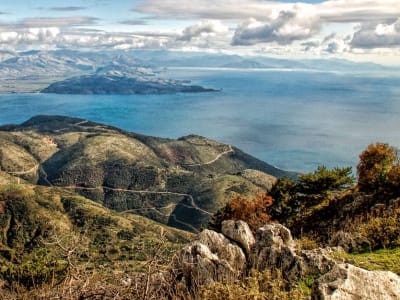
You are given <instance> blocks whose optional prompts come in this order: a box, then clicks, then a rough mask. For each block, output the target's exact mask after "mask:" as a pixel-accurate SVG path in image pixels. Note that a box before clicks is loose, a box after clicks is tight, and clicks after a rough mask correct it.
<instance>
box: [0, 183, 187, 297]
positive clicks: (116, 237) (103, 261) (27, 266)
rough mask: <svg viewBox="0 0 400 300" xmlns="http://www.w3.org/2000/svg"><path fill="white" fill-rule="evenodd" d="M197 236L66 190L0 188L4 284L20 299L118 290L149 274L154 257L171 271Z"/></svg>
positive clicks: (1, 274)
mask: <svg viewBox="0 0 400 300" xmlns="http://www.w3.org/2000/svg"><path fill="white" fill-rule="evenodd" d="M160 232H162V236H161V237H160ZM190 237H191V235H190V234H189V233H185V232H181V231H178V230H174V229H170V228H167V227H163V226H161V225H159V224H156V223H154V222H153V221H150V220H148V219H145V218H142V217H139V216H135V215H128V214H124V215H121V214H117V213H114V212H111V211H109V210H107V209H105V208H103V207H102V206H101V205H99V204H96V203H94V202H92V201H90V200H87V199H85V198H83V197H80V196H77V195H75V194H74V193H71V192H69V191H65V190H62V189H58V188H46V187H39V186H33V185H6V186H2V187H1V188H0V265H1V268H0V283H1V286H6V287H8V290H11V291H14V292H16V293H17V294H19V295H23V294H26V295H29V294H30V293H31V292H30V291H31V290H32V289H33V290H35V291H36V292H37V291H38V289H43V290H46V289H48V292H49V293H53V292H54V293H56V292H57V293H60V294H59V295H63V294H62V293H66V290H67V287H68V286H70V288H71V291H70V292H71V293H72V294H74V293H75V292H77V293H78V290H79V289H80V290H79V292H85V291H84V289H83V290H82V287H83V286H86V285H90V284H91V285H92V287H93V288H94V287H96V286H97V287H98V288H99V286H98V284H102V285H103V286H109V287H110V289H111V286H112V285H114V284H115V286H114V288H113V289H114V290H117V288H116V287H117V286H118V285H120V284H121V280H124V279H126V278H127V277H128V278H130V277H132V278H135V276H136V275H135V274H136V273H137V274H143V272H144V273H146V272H147V271H148V267H147V263H148V261H149V260H150V259H152V258H153V257H154V256H157V264H159V265H160V266H161V265H162V266H166V265H167V263H168V262H169V261H170V259H171V256H172V255H173V253H174V252H175V251H176V250H177V249H179V248H181V247H182V245H183V244H184V243H185V242H187V241H188V240H189V239H190ZM160 239H161V240H162V241H163V243H162V247H159V246H158V245H159V243H160ZM153 265H154V263H153ZM154 269H156V270H157V271H160V270H162V268H161V267H154ZM138 272H139V273H138ZM94 278H97V279H94ZM99 278H101V280H100V279H99ZM117 279H118V280H120V281H119V282H117V281H118V280H117ZM92 280H93V282H91V281H92ZM96 280H98V281H97V282H96ZM141 280H142V279H141ZM89 282H90V284H89ZM1 286H0V298H3V294H1V293H2V290H1ZM113 289H111V290H113ZM74 291H75V292H74ZM87 292H89V291H87ZM90 292H93V290H90ZM74 295H76V294H74ZM49 297H50V296H49ZM6 298H9V299H12V297H6ZM26 298H27V299H29V298H31V297H28V296H27V297H26ZM44 298H47V296H46V297H44ZM77 298H78V297H72V296H71V297H70V299H77Z"/></svg>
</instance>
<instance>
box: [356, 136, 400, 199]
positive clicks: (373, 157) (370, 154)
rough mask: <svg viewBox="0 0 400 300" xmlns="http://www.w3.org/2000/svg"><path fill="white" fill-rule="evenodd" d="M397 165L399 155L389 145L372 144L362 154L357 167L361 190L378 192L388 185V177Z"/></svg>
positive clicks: (393, 175) (392, 175)
mask: <svg viewBox="0 0 400 300" xmlns="http://www.w3.org/2000/svg"><path fill="white" fill-rule="evenodd" d="M395 165H398V159H397V154H396V152H395V150H394V149H393V148H392V147H391V146H389V144H384V143H376V144H370V145H369V146H368V148H367V149H366V150H364V151H363V152H362V153H361V154H360V162H359V164H358V165H357V174H358V188H359V190H360V191H363V192H378V191H379V190H380V189H381V188H382V187H384V186H385V185H386V182H387V179H388V178H387V176H388V174H389V173H390V171H391V169H392V168H393V167H394V166H395ZM394 171H395V170H394ZM391 177H395V174H391Z"/></svg>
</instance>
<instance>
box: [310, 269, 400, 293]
mask: <svg viewBox="0 0 400 300" xmlns="http://www.w3.org/2000/svg"><path fill="white" fill-rule="evenodd" d="M313 297H314V299H325V300H342V299H346V300H356V299H357V300H360V299H368V300H382V299H385V300H391V299H393V300H395V299H397V300H398V299H400V277H399V276H397V275H396V274H394V273H392V272H387V271H367V270H364V269H361V268H358V267H355V266H353V265H350V264H337V265H335V266H334V267H333V269H332V270H331V271H330V272H328V273H327V274H325V275H323V276H321V277H320V278H319V279H318V280H317V281H316V282H315V285H314V288H313Z"/></svg>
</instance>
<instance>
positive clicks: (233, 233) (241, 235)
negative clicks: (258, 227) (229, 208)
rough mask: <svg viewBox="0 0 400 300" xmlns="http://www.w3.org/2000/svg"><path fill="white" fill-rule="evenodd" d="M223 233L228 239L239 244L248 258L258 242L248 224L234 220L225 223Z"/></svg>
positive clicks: (223, 223)
mask: <svg viewBox="0 0 400 300" xmlns="http://www.w3.org/2000/svg"><path fill="white" fill-rule="evenodd" d="M221 232H222V234H223V235H225V236H226V237H227V238H229V239H231V240H233V241H235V242H236V243H238V245H239V246H240V247H242V249H243V251H244V252H245V254H246V256H247V257H248V256H249V255H250V250H251V248H252V247H253V246H254V243H255V242H256V240H255V239H254V236H253V233H252V232H251V230H250V227H249V225H247V223H246V222H243V221H233V220H228V221H223V222H222V229H221Z"/></svg>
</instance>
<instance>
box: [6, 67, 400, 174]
mask: <svg viewBox="0 0 400 300" xmlns="http://www.w3.org/2000/svg"><path fill="white" fill-rule="evenodd" d="M161 76H165V77H167V78H174V79H182V80H191V81H192V83H193V84H199V85H202V86H205V87H212V88H221V89H222V91H221V92H215V93H198V94H172V95H55V94H2V95H0V124H10V123H14V124H16V123H21V122H23V121H26V120H27V119H29V118H30V117H32V116H34V115H38V114H41V115H43V114H46V115H67V116H74V117H80V118H85V119H90V120H93V121H97V122H102V123H106V124H110V125H114V126H117V127H120V128H123V129H125V130H128V131H134V132H138V133H142V134H147V135H152V136H161V137H168V138H178V137H180V136H184V135H188V134H198V135H203V136H207V137H209V138H212V139H215V140H218V141H221V142H224V143H229V144H232V145H235V146H237V147H239V148H240V149H242V150H244V151H246V152H248V153H250V154H252V155H254V156H255V157H257V158H260V159H262V160H264V161H266V162H268V163H270V164H273V165H275V166H277V167H279V168H282V169H286V170H294V171H300V172H307V171H312V170H314V169H315V168H316V167H317V166H318V165H326V166H328V167H334V166H348V165H351V166H353V167H354V166H355V165H356V164H357V162H358V154H359V153H360V152H361V151H362V150H363V149H364V148H366V146H367V145H368V144H369V143H373V142H376V141H380V142H387V143H390V144H391V145H393V146H397V147H398V146H400V131H399V127H400V118H399V116H400V114H399V113H400V74H396V73H387V74H384V73H381V74H355V73H350V72H349V73H333V72H313V71H307V70H226V69H194V68H192V69H191V68H180V69H179V68H176V69H169V70H165V71H163V72H162V74H161Z"/></svg>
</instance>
